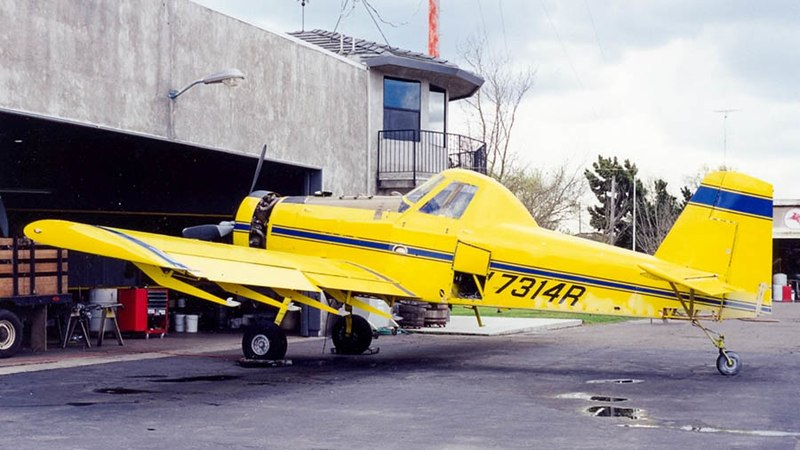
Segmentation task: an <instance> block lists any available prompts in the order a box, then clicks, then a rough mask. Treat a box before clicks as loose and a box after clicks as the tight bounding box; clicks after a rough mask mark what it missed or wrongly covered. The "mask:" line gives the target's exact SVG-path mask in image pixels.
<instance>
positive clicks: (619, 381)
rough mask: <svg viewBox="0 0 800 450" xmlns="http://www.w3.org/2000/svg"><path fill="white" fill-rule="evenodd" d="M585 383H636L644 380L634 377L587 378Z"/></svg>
mask: <svg viewBox="0 0 800 450" xmlns="http://www.w3.org/2000/svg"><path fill="white" fill-rule="evenodd" d="M586 383H587V384H636V383H644V380H637V379H636V378H617V379H611V380H589V381H587V382H586Z"/></svg>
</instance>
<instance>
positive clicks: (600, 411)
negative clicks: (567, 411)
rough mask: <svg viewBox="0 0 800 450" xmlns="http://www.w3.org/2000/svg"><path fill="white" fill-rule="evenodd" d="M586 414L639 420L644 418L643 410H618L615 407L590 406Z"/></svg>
mask: <svg viewBox="0 0 800 450" xmlns="http://www.w3.org/2000/svg"><path fill="white" fill-rule="evenodd" d="M586 412H587V413H589V414H590V415H592V416H594V417H622V418H625V419H631V420H638V419H641V418H642V410H641V409H638V408H617V407H614V406H590V407H589V408H586Z"/></svg>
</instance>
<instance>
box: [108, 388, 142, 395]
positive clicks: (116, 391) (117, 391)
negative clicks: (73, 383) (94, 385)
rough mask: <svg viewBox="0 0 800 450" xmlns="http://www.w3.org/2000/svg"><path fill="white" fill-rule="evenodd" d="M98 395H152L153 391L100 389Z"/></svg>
mask: <svg viewBox="0 0 800 450" xmlns="http://www.w3.org/2000/svg"><path fill="white" fill-rule="evenodd" d="M94 391H95V392H97V393H98V394H115V395H129V394H152V393H153V391H146V390H143V389H128V388H123V387H112V388H100V389H95V390H94Z"/></svg>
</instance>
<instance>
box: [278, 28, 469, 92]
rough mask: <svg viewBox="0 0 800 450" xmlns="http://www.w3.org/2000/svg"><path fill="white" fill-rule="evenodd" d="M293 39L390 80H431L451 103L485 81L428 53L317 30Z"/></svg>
mask: <svg viewBox="0 0 800 450" xmlns="http://www.w3.org/2000/svg"><path fill="white" fill-rule="evenodd" d="M289 34H290V35H292V36H294V37H296V38H298V39H301V40H303V41H305V42H308V43H309V44H312V45H316V46H318V47H321V48H323V49H325V50H327V51H329V52H332V53H336V54H338V55H342V56H347V57H352V58H357V59H359V60H360V61H361V62H363V63H364V64H365V65H366V66H367V67H370V68H376V69H380V70H381V71H382V72H385V73H386V74H388V75H390V76H397V77H401V78H412V79H421V80H427V81H429V82H430V83H431V84H433V85H435V86H438V87H440V88H443V89H446V90H447V91H448V92H449V94H450V100H459V99H462V98H466V97H470V96H472V94H474V93H475V92H477V90H478V89H479V88H480V87H481V85H482V84H483V81H484V80H483V78H481V77H480V76H478V75H476V74H474V73H472V72H469V71H467V70H463V69H461V68H459V67H458V66H457V65H455V64H453V63H451V62H449V61H447V60H445V59H440V58H434V57H432V56H429V55H426V54H424V53H419V52H413V51H411V50H404V49H401V48H397V47H392V46H390V45H384V44H378V43H376V42H371V41H367V40H364V39H358V38H356V37H353V36H345V35H343V34H341V33H335V32H333V31H326V30H320V29H315V30H311V31H296V32H293V33H289Z"/></svg>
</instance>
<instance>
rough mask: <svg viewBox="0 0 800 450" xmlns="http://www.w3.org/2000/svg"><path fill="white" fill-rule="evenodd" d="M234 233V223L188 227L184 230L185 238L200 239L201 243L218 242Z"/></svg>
mask: <svg viewBox="0 0 800 450" xmlns="http://www.w3.org/2000/svg"><path fill="white" fill-rule="evenodd" d="M232 231H233V222H220V223H219V224H217V225H214V224H206V225H196V226H193V227H186V228H184V229H183V232H182V234H183V237H185V238H187V239H199V240H201V241H216V240H218V239H221V238H222V237H224V236H227V235H229V234H230V233H231V232H232Z"/></svg>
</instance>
